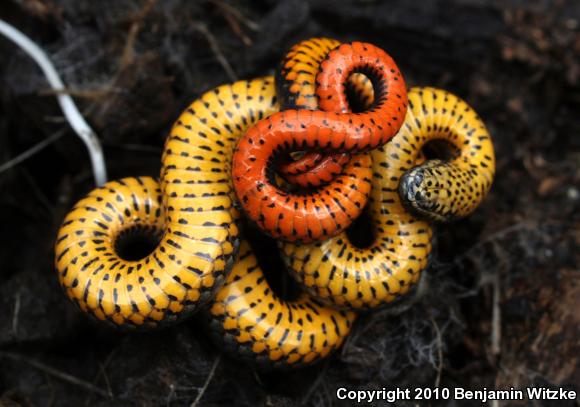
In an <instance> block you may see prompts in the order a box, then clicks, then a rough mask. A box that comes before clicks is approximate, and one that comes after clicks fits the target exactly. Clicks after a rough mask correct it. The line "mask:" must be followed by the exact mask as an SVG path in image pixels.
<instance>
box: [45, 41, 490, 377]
mask: <svg viewBox="0 0 580 407" xmlns="http://www.w3.org/2000/svg"><path fill="white" fill-rule="evenodd" d="M353 72H354V73H353ZM277 87H278V92H276V88H275V84H274V79H273V78H272V77H264V78H258V79H254V80H249V81H239V82H236V83H233V84H231V85H223V86H220V87H217V88H215V89H214V90H212V91H209V92H207V93H205V94H204V95H202V96H201V97H200V98H199V99H198V100H196V101H195V102H193V103H192V104H191V105H190V106H189V107H188V108H187V109H186V110H185V111H184V112H183V113H182V114H181V116H180V117H179V119H178V120H177V121H176V123H175V124H174V126H173V127H172V129H171V132H170V135H169V137H168V139H167V141H166V144H165V148H164V153H163V158H162V168H161V174H160V182H159V183H157V181H155V180H154V179H153V178H150V177H137V178H124V179H121V180H118V181H112V182H109V183H107V184H106V185H104V186H103V187H102V188H97V189H95V190H93V191H92V192H90V193H89V194H88V195H87V196H86V197H85V198H83V199H81V200H80V201H79V202H78V203H77V204H76V205H75V206H74V208H73V209H72V210H71V212H70V213H69V214H68V215H67V216H66V218H65V220H64V222H63V224H62V227H61V228H60V230H59V234H58V237H57V241H56V247H55V252H56V268H57V270H58V275H59V280H60V282H61V284H62V286H63V287H64V289H65V291H66V293H67V295H68V296H69V298H70V299H71V300H73V301H74V302H75V303H76V304H77V305H78V306H79V307H80V308H81V309H82V310H83V311H85V312H87V313H89V314H91V315H93V316H95V317H96V318H98V319H100V320H104V321H108V322H110V323H112V324H113V325H115V326H121V327H131V328H137V327H157V326H160V325H165V324H168V323H172V322H175V321H177V320H179V319H181V318H184V317H186V316H188V315H190V314H191V313H193V312H195V311H197V310H199V309H200V308H202V307H203V306H207V308H206V310H205V311H204V312H205V315H206V316H207V317H208V318H209V319H210V323H209V325H210V331H211V333H212V336H214V337H215V338H217V339H218V341H219V342H220V343H221V344H222V345H224V346H225V347H226V349H229V350H231V351H233V352H235V353H236V354H238V355H242V356H244V357H245V358H248V359H251V360H254V361H258V362H262V363H265V364H267V365H270V366H275V367H286V366H301V365H304V364H309V363H313V362H315V361H317V360H320V359H321V358H323V357H326V356H328V355H329V354H330V353H332V352H333V351H334V350H336V349H337V348H338V347H340V345H341V344H342V343H343V341H344V339H345V338H346V336H347V335H348V333H349V331H350V330H351V328H352V326H353V323H354V321H355V319H356V312H355V311H353V310H361V309H369V308H375V307H378V306H381V305H383V304H386V303H389V302H391V301H394V300H395V299H397V298H399V297H401V296H402V295H404V294H405V293H407V292H408V291H409V290H410V288H411V287H412V285H413V284H415V283H416V282H417V281H418V279H419V276H420V274H421V272H422V271H423V270H424V269H425V268H426V267H427V262H428V257H429V253H430V251H431V237H432V229H431V226H430V222H429V221H428V220H427V219H430V220H439V221H447V220H451V219H455V218H458V217H462V216H466V215H467V214H469V213H471V212H472V211H473V210H475V208H476V207H477V206H478V205H479V204H480V203H481V201H482V200H483V198H484V196H485V195H486V194H487V192H488V190H489V188H490V186H491V182H492V179H493V175H494V167H495V163H494V153H493V146H492V143H491V139H490V137H489V134H488V132H487V130H486V129H485V126H484V125H483V123H482V122H481V120H480V119H479V118H478V117H477V115H476V114H475V112H474V111H473V110H472V109H471V108H470V107H469V106H468V105H467V104H466V103H465V102H464V101H462V100H461V99H459V98H458V97H456V96H454V95H452V94H450V93H448V92H445V91H442V90H438V89H433V88H413V89H411V90H410V92H409V94H408V96H407V93H406V89H405V85H404V82H403V80H402V76H401V75H400V73H399V71H398V69H397V68H396V66H395V65H394V62H393V61H392V60H391V59H390V57H389V56H388V55H387V54H385V53H384V52H383V51H381V50H379V49H378V48H376V47H374V46H372V45H370V44H364V43H352V44H342V45H341V44H339V43H338V42H337V41H335V40H331V39H324V38H318V39H311V40H308V41H303V42H302V43H300V44H298V45H296V46H295V47H293V48H292V50H291V51H290V52H289V53H288V55H287V56H286V58H285V59H284V61H283V63H282V69H281V70H280V74H279V76H278V78H277ZM277 93H278V96H281V97H282V100H281V101H280V102H281V103H282V107H283V108H284V109H286V110H283V111H279V110H280V105H279V103H280V102H279V100H278V97H277ZM347 94H348V95H350V96H351V99H349V100H347ZM375 100H376V103H375ZM350 102H355V103H358V104H359V105H360V107H362V112H361V113H353V112H351V105H350V104H349V103H350ZM407 102H408V103H407ZM407 105H408V108H407ZM320 109H322V110H320ZM389 139H390V142H389V143H387V144H385V142H386V141H388V140H389ZM432 140H444V141H445V142H447V143H449V145H451V146H453V147H449V148H448V150H449V151H450V152H451V153H452V154H451V158H450V159H449V160H446V161H444V160H426V158H425V156H424V155H423V153H422V148H423V147H424V146H425V145H426V144H427V143H429V142H430V141H432ZM377 147H378V148H377ZM295 150H296V151H306V153H305V154H304V155H303V156H301V157H299V158H297V159H295V160H294V159H288V157H287V155H284V154H287V153H289V152H291V151H295ZM318 150H321V151H318ZM369 150H372V151H370V152H369ZM277 157H278V158H280V161H279V162H274V160H275V158H277ZM274 164H277V166H276V165H274ZM276 171H278V174H280V175H282V176H283V177H284V179H285V181H279V179H278V178H276V177H277V175H276ZM277 179H278V181H277ZM284 182H286V183H289V184H293V185H295V186H297V187H300V186H301V187H307V188H308V190H307V191H306V192H303V193H302V194H300V193H299V194H296V192H290V191H286V190H283V189H282V184H284ZM313 187H316V188H317V189H315V190H310V188H313ZM291 188H294V187H291ZM236 193H237V196H238V197H239V198H240V204H241V206H242V208H243V210H244V212H245V213H246V214H248V216H249V217H250V218H251V219H252V220H253V221H254V222H255V223H256V224H258V225H259V226H260V227H261V228H263V229H265V230H266V231H267V232H268V233H269V234H270V235H273V236H276V237H280V238H284V239H285V240H286V241H284V242H279V246H280V248H281V254H282V257H283V259H284V262H285V264H286V265H287V267H288V268H289V269H290V270H291V273H292V274H293V275H294V277H296V279H297V280H298V281H299V282H300V283H301V284H302V286H303V287H304V288H305V289H306V290H305V292H303V293H302V294H301V295H300V296H299V297H298V298H297V299H295V300H292V301H288V300H283V299H281V298H279V297H278V296H277V295H276V293H275V292H274V291H273V290H272V288H271V287H270V285H269V284H268V281H267V279H266V277H265V275H264V273H263V270H262V269H261V268H260V266H259V264H258V259H257V258H256V256H255V254H254V252H253V251H252V249H251V247H250V245H249V242H248V241H247V240H245V239H244V238H243V236H242V235H241V234H240V231H239V226H238V221H239V218H240V213H239V211H238V207H237V204H236V201H237V198H236ZM367 199H368V205H367V209H366V210H367V211H368V212H369V215H370V218H371V224H372V229H373V242H372V243H371V244H370V246H368V247H365V248H360V247H356V246H355V245H354V244H352V242H350V239H349V237H348V235H347V233H346V232H344V229H345V228H346V227H347V226H348V225H349V224H350V223H351V222H352V221H353V220H354V219H355V218H356V217H357V216H358V215H359V214H360V213H361V212H362V211H363V209H364V207H365V204H366V201H367ZM135 237H142V238H145V239H148V240H149V244H150V245H152V246H155V248H154V249H153V250H152V251H151V252H150V253H148V254H147V255H144V256H137V257H138V258H132V257H129V256H127V253H125V252H124V250H123V245H124V244H125V243H126V241H128V240H130V239H132V238H135ZM323 238H326V240H324V241H320V239H323ZM238 252H239V254H238Z"/></svg>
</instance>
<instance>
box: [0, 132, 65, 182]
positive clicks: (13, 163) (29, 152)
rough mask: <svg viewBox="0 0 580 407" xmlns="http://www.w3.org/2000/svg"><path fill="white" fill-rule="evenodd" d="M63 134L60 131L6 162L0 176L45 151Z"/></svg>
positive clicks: (1, 165)
mask: <svg viewBox="0 0 580 407" xmlns="http://www.w3.org/2000/svg"><path fill="white" fill-rule="evenodd" d="M63 134H64V132H63V131H59V132H57V133H54V134H53V135H52V136H50V137H49V138H46V139H44V140H42V141H41V142H40V143H38V144H35V145H34V146H32V147H30V148H29V149H28V150H26V151H24V152H23V153H20V154H19V155H17V156H16V157H14V158H12V159H10V160H8V161H6V162H5V163H3V164H0V174H1V173H3V172H4V171H7V170H9V169H11V168H12V167H14V166H16V165H18V164H20V163H21V162H22V161H25V160H27V159H29V158H30V157H32V156H33V155H35V154H36V153H38V152H40V151H42V150H44V149H45V148H46V147H48V146H49V145H51V144H52V143H54V142H55V141H56V140H58V139H59V138H61V137H62V136H63Z"/></svg>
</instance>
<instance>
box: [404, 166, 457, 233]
mask: <svg viewBox="0 0 580 407" xmlns="http://www.w3.org/2000/svg"><path fill="white" fill-rule="evenodd" d="M452 167H453V166H451V165H449V163H446V162H444V161H441V160H429V161H427V162H426V163H425V164H423V165H420V166H418V167H415V168H413V169H411V170H409V171H407V172H406V173H405V174H403V176H402V177H401V181H400V183H399V196H400V197H401V201H402V202H403V204H404V205H405V206H406V207H407V208H408V209H409V210H410V211H412V212H414V213H416V214H417V215H419V216H421V217H422V218H426V219H429V220H433V221H437V222H448V221H451V220H453V219H456V218H457V216H456V215H455V211H454V207H455V206H456V199H455V196H457V195H455V191H454V190H455V189H456V188H457V185H456V184H455V183H454V177H453V172H454V171H453V168H452Z"/></svg>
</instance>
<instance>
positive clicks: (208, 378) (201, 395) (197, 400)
mask: <svg viewBox="0 0 580 407" xmlns="http://www.w3.org/2000/svg"><path fill="white" fill-rule="evenodd" d="M221 359H222V355H221V354H219V355H218V357H217V358H215V360H214V361H213V365H212V366H211V370H210V371H209V374H208V375H207V378H206V379H205V383H204V384H203V387H202V388H201V389H199V393H198V394H197V397H196V398H195V400H193V403H191V407H196V406H197V403H199V402H200V401H201V398H202V397H203V395H204V393H205V391H206V390H207V386H209V384H210V382H211V379H213V376H214V374H215V371H216V369H217V367H218V365H219V364H220V361H221Z"/></svg>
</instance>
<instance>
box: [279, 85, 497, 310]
mask: <svg viewBox="0 0 580 407" xmlns="http://www.w3.org/2000/svg"><path fill="white" fill-rule="evenodd" d="M432 140H446V141H447V142H449V143H451V144H452V145H454V146H455V148H456V149H457V151H458V152H459V153H458V155H457V156H456V157H455V158H453V159H452V160H449V161H445V162H443V161H441V160H429V161H425V159H424V157H423V155H422V147H423V146H425V144H427V143H428V142H429V141H432ZM371 154H372V159H373V188H372V191H371V195H370V199H369V206H368V210H369V214H370V217H371V224H372V229H373V242H372V243H371V244H370V246H369V247H364V248H360V247H356V246H355V245H353V244H352V242H351V241H350V239H349V237H348V236H347V234H346V233H342V234H341V235H339V236H336V237H334V238H332V239H329V240H326V241H324V242H317V243H314V244H311V245H300V246H297V245H291V244H284V245H283V252H284V258H285V259H286V262H287V265H288V267H289V269H290V270H292V271H293V273H294V275H295V276H296V277H297V279H298V280H299V281H300V283H301V284H302V285H303V286H304V287H306V288H307V289H308V290H309V291H310V292H311V293H312V294H313V295H315V296H316V297H317V298H321V299H324V300H326V301H328V302H330V303H332V304H334V305H337V306H340V307H348V308H350V309H365V308H373V307H377V306H380V305H382V304H385V303H388V302H392V301H394V300H395V299H397V298H398V297H400V296H401V295H403V294H405V293H407V292H408V291H409V289H410V287H411V286H412V285H413V284H414V283H416V282H417V281H418V279H419V276H420V273H421V271H422V270H424V269H425V267H426V266H427V260H428V256H429V253H430V251H431V236H432V228H431V226H430V224H429V223H428V222H427V221H426V220H423V219H421V217H419V216H417V215H415V213H414V212H413V211H411V212H410V211H408V210H407V208H411V209H415V208H418V210H417V213H418V214H419V215H426V216H427V217H429V218H432V219H435V218H436V219H447V220H448V219H450V218H451V217H460V216H464V215H465V214H467V213H470V212H472V211H473V210H474V209H475V208H476V207H477V206H478V205H479V203H480V202H481V200H482V198H483V197H484V196H485V194H486V193H487V191H488V190H489V188H490V186H491V181H492V179H493V173H494V154H493V146H492V143H491V139H490V137H489V133H488V132H487V130H486V128H485V126H484V125H483V123H482V122H481V120H480V119H479V118H478V117H477V115H476V114H475V112H474V111H473V110H472V109H471V108H470V107H469V106H468V105H467V104H466V103H465V102H464V101H463V100H461V99H460V98H458V97H457V96H454V95H452V94H450V93H448V92H445V91H443V90H439V89H434V88H413V89H411V91H410V92H409V109H408V110H407V116H406V119H405V122H404V124H403V127H402V128H401V130H400V131H399V133H398V134H397V135H396V136H395V137H394V138H393V140H392V141H391V142H390V143H389V144H387V145H385V146H383V147H380V148H378V149H376V150H374V151H373V152H372V153H371Z"/></svg>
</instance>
